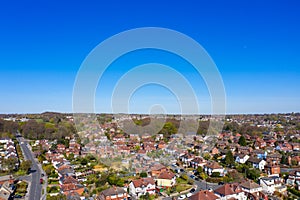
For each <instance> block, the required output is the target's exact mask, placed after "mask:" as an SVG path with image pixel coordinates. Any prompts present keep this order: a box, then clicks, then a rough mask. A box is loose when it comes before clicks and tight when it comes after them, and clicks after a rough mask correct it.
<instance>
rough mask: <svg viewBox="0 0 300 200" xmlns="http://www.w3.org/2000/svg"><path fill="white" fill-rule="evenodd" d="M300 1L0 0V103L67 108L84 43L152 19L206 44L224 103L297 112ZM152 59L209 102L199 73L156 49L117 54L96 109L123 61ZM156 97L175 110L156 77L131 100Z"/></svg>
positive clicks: (142, 105)
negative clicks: (223, 92) (174, 70)
mask: <svg viewBox="0 0 300 200" xmlns="http://www.w3.org/2000/svg"><path fill="white" fill-rule="evenodd" d="M299 6H300V3H299V2H298V1H296V0H294V1H279V0H278V1H259V0H257V1H221V0H220V1H196V0H194V1H188V2H187V1H158V0H154V1H126V2H125V1H85V2H83V1H64V2H61V1H1V3H0V19H1V20H0V94H1V98H0V113H35V112H44V111H59V112H72V92H73V85H74V81H75V78H76V74H77V71H78V70H79V68H80V65H81V63H82V62H83V60H84V59H85V57H86V56H87V55H88V53H89V52H90V51H91V50H92V49H93V48H95V47H96V46H97V45H98V44H99V43H100V42H101V41H103V40H105V39H107V38H108V37H110V36H112V35H114V34H117V33H119V32H122V31H125V30H128V29H132V28H138V27H149V26H150V27H164V28H169V29H174V30H176V31H179V32H182V33H184V34H186V35H188V36H190V37H191V38H193V39H195V40H196V41H197V42H199V43H200V44H201V45H202V46H203V47H204V48H205V49H206V51H207V52H208V53H209V54H210V56H211V57H212V59H213V60H214V62H215V63H216V65H217V67H218V69H219V71H220V73H221V75H222V78H223V82H224V86H225V89H226V95H227V112H228V113H277V112H299V111H300V91H299V90H300V89H299V78H300V50H299V46H300V37H299V35H300V28H299V27H300V12H299V11H298V10H299ZM149 57H150V58H149ZM155 60H156V61H157V62H160V63H166V64H169V65H170V66H173V67H175V68H176V67H177V68H178V69H179V71H180V73H182V74H183V75H185V76H186V78H187V79H188V80H189V81H190V82H191V84H192V86H193V87H194V89H195V91H196V94H197V96H198V98H199V99H200V100H199V102H200V104H201V105H200V107H202V108H203V112H209V108H208V107H209V96H208V92H207V89H205V87H204V86H203V82H202V83H201V77H199V76H198V75H197V74H195V72H194V71H193V69H192V68H191V67H187V65H186V64H184V63H183V61H182V63H181V61H179V60H178V62H177V61H176V62H175V61H174V60H176V58H174V56H170V55H168V54H166V53H160V54H159V52H155V51H149V52H140V53H139V52H137V53H136V55H135V56H131V55H128V56H127V57H126V58H124V59H123V60H122V58H120V60H119V61H118V62H117V61H116V64H114V65H112V66H111V67H110V68H109V69H108V71H107V73H106V74H105V76H104V78H103V80H102V81H100V84H99V87H98V90H97V94H96V97H95V98H96V108H97V112H110V110H111V109H110V107H109V106H110V97H111V92H112V91H111V90H112V88H113V86H114V84H116V81H117V80H118V79H119V78H120V77H121V76H122V74H123V73H126V70H125V71H124V67H123V66H127V68H126V69H129V68H130V66H131V65H130V64H131V63H135V62H136V63H144V62H148V61H152V62H153V61H155ZM122 67H123V68H122ZM197 81H200V83H199V84H198V83H197ZM201 102H202V103H203V104H202V103H201ZM153 104H163V105H165V106H166V108H167V112H170V113H176V112H178V108H177V106H178V105H177V104H176V98H175V96H174V94H171V93H170V91H169V90H167V89H166V88H163V87H159V86H157V85H149V86H146V87H144V88H141V89H139V90H137V91H136V93H134V95H133V96H132V99H130V110H131V112H147V111H148V110H149V106H151V105H153Z"/></svg>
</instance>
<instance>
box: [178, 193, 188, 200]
mask: <svg viewBox="0 0 300 200" xmlns="http://www.w3.org/2000/svg"><path fill="white" fill-rule="evenodd" d="M186 197H187V196H186V195H185V194H182V195H180V196H179V197H178V200H181V199H186Z"/></svg>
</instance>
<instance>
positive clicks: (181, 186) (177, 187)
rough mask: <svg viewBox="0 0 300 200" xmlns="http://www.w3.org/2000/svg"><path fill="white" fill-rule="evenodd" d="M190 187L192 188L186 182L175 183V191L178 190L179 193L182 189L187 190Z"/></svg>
mask: <svg viewBox="0 0 300 200" xmlns="http://www.w3.org/2000/svg"><path fill="white" fill-rule="evenodd" d="M190 188H192V186H191V185H188V184H178V185H176V191H177V192H179V193H180V192H182V191H185V190H188V189H190Z"/></svg>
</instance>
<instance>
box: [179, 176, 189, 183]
mask: <svg viewBox="0 0 300 200" xmlns="http://www.w3.org/2000/svg"><path fill="white" fill-rule="evenodd" d="M176 183H178V184H187V183H188V181H187V180H184V179H183V178H181V177H178V178H177V179H176Z"/></svg>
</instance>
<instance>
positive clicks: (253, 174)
mask: <svg viewBox="0 0 300 200" xmlns="http://www.w3.org/2000/svg"><path fill="white" fill-rule="evenodd" d="M246 174H247V178H249V179H252V180H256V179H258V178H259V177H260V171H259V170H258V169H250V170H247V172H246Z"/></svg>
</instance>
